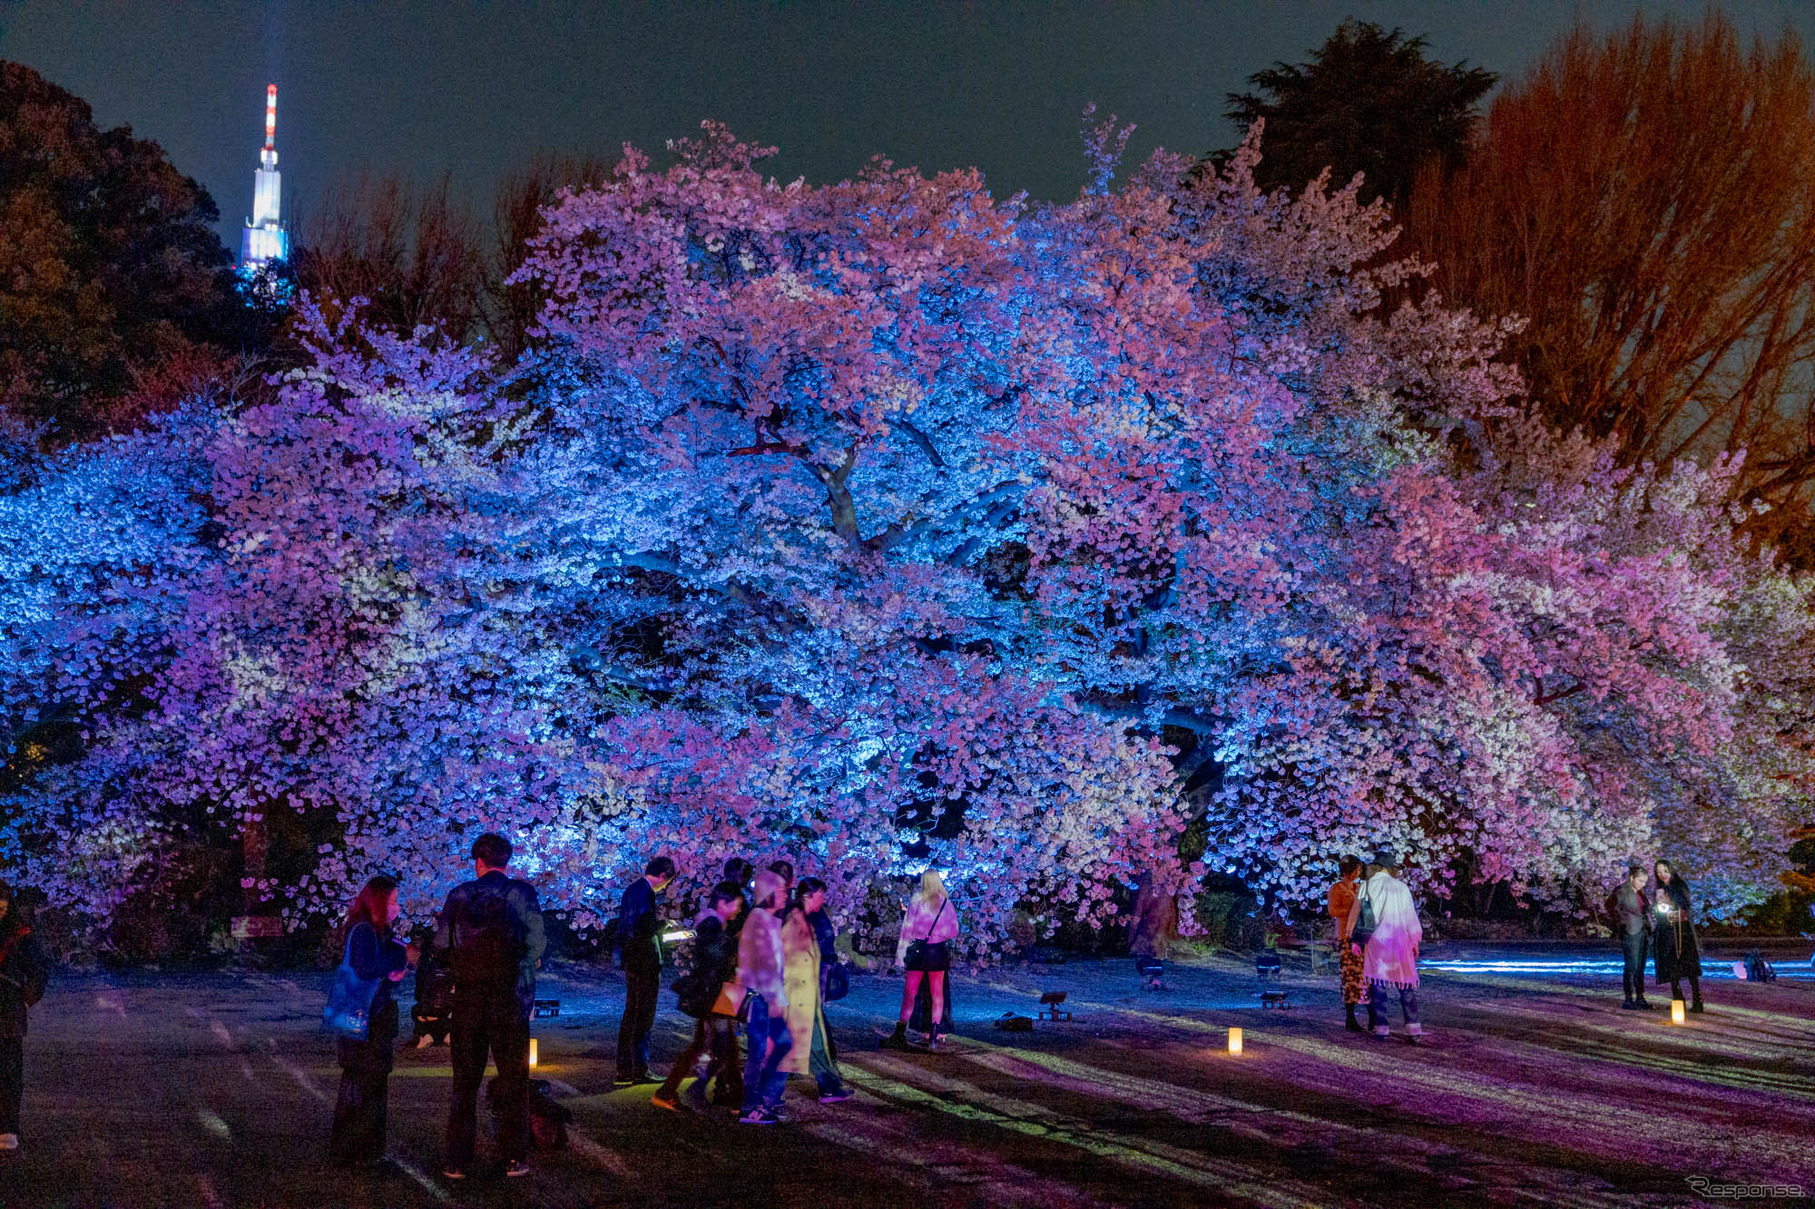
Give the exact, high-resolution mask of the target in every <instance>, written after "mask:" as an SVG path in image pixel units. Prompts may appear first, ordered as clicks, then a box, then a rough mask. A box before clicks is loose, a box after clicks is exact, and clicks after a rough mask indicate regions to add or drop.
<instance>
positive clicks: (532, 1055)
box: [529, 1037, 537, 1067]
mask: <svg viewBox="0 0 1815 1209" xmlns="http://www.w3.org/2000/svg"><path fill="white" fill-rule="evenodd" d="M536 1057H537V1055H536V1039H535V1038H534V1037H531V1038H530V1039H529V1064H530V1066H532V1067H533V1066H535V1065H536Z"/></svg>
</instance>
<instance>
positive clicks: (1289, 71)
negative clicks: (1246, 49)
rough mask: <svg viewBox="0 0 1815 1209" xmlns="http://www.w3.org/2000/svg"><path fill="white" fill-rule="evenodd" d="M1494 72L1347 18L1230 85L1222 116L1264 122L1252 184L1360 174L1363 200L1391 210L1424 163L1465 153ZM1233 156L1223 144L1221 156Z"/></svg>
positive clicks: (1452, 161)
mask: <svg viewBox="0 0 1815 1209" xmlns="http://www.w3.org/2000/svg"><path fill="white" fill-rule="evenodd" d="M1498 78H1499V77H1498V76H1497V75H1495V74H1494V73H1493V72H1491V71H1488V70H1486V69H1484V68H1480V67H1469V66H1468V65H1467V64H1466V63H1455V64H1453V65H1448V66H1446V65H1444V64H1442V63H1437V62H1433V61H1432V60H1430V59H1428V58H1426V57H1425V40H1424V38H1423V37H1416V38H1408V37H1406V36H1405V34H1404V32H1403V31H1402V30H1399V29H1392V30H1383V29H1381V28H1380V26H1378V25H1376V24H1374V23H1373V22H1371V21H1354V20H1349V21H1345V22H1343V23H1342V25H1341V27H1340V28H1338V29H1337V31H1336V32H1335V33H1334V34H1332V35H1330V39H1329V41H1327V42H1325V43H1324V44H1323V45H1322V46H1320V47H1318V48H1317V49H1316V50H1314V51H1312V52H1311V59H1310V61H1309V62H1306V63H1284V62H1279V63H1275V64H1273V66H1271V67H1269V68H1267V69H1266V70H1265V71H1258V72H1255V73H1254V74H1253V75H1252V76H1249V77H1248V81H1249V83H1251V84H1253V85H1254V87H1255V89H1256V91H1254V92H1240V93H1236V92H1232V93H1230V94H1229V108H1228V109H1227V110H1225V111H1224V113H1225V115H1226V116H1227V117H1228V118H1229V119H1230V120H1231V121H1233V122H1235V123H1236V124H1237V125H1238V126H1240V127H1241V128H1242V129H1243V130H1246V129H1247V128H1248V127H1249V126H1252V125H1253V124H1254V123H1255V122H1256V121H1257V120H1260V119H1263V118H1264V119H1265V120H1266V132H1265V134H1264V135H1263V137H1262V141H1261V151H1262V154H1263V158H1262V160H1261V162H1260V165H1259V166H1258V167H1257V168H1256V169H1255V183H1256V184H1258V185H1260V186H1261V187H1262V188H1263V189H1268V190H1271V189H1276V188H1280V187H1282V186H1283V187H1285V188H1288V189H1294V190H1296V189H1302V188H1303V187H1304V186H1305V183H1306V182H1308V181H1310V180H1312V179H1314V178H1315V177H1316V176H1317V174H1318V173H1320V172H1322V171H1323V170H1324V169H1325V168H1329V169H1330V171H1331V175H1332V177H1333V183H1334V184H1337V185H1341V184H1345V183H1347V181H1348V180H1349V178H1350V177H1352V176H1353V175H1354V174H1355V173H1357V172H1360V173H1362V174H1363V181H1362V186H1361V198H1362V200H1363V201H1371V200H1373V199H1374V198H1376V197H1384V198H1386V199H1387V201H1388V203H1389V204H1391V205H1392V206H1393V207H1394V208H1395V209H1398V208H1399V206H1400V205H1401V204H1402V203H1403V202H1404V201H1405V200H1406V199H1407V198H1408V197H1409V196H1410V194H1411V189H1412V183H1413V181H1415V180H1416V179H1417V175H1418V172H1419V170H1420V169H1421V168H1423V167H1424V166H1425V165H1426V164H1427V163H1437V164H1441V165H1442V166H1443V167H1444V168H1446V169H1454V168H1458V167H1460V166H1461V165H1462V163H1463V162H1464V160H1465V159H1466V156H1467V152H1468V138H1469V133H1470V131H1471V130H1472V128H1473V127H1474V124H1475V119H1476V114H1475V103H1476V102H1478V101H1479V100H1480V99H1481V98H1482V97H1483V96H1485V95H1487V92H1488V90H1489V89H1491V88H1492V87H1493V86H1494V81H1495V80H1497V79H1498ZM1230 154H1232V152H1230V151H1225V152H1219V153H1218V156H1217V158H1218V161H1219V162H1221V161H1222V160H1223V159H1225V158H1226V157H1227V156H1229V155H1230Z"/></svg>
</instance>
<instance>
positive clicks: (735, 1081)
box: [712, 856, 756, 1109]
mask: <svg viewBox="0 0 1815 1209" xmlns="http://www.w3.org/2000/svg"><path fill="white" fill-rule="evenodd" d="M755 877H756V866H755V865H753V864H751V863H750V862H749V861H747V860H745V859H744V858H743V857H741V856H734V857H731V858H730V859H729V860H727V861H726V862H725V876H724V877H723V879H722V880H723V881H727V882H730V883H731V884H732V885H734V886H737V887H739V888H740V889H741V890H742V891H743V898H744V910H743V912H742V914H740V915H739V916H738V917H737V918H736V919H734V920H732V921H731V923H730V925H729V926H728V927H727V928H726V929H725V936H726V939H727V940H728V941H730V943H731V947H732V948H733V949H734V950H735V949H736V948H737V942H738V940H739V938H740V937H741V936H742V935H743V931H744V921H745V920H746V919H749V918H750V895H751V893H752V891H751V882H752V880H753V879H754V878H755ZM712 1066H713V1068H714V1069H716V1070H717V1071H718V1077H717V1078H716V1079H715V1080H714V1081H713V1086H712V1103H713V1104H714V1105H716V1106H718V1107H719V1108H738V1109H741V1108H742V1107H743V1106H744V1055H743V1042H742V1041H741V1040H740V1039H739V1037H738V1035H737V1029H735V1028H726V1029H721V1030H720V1031H719V1034H718V1036H716V1037H714V1038H713V1039H712Z"/></svg>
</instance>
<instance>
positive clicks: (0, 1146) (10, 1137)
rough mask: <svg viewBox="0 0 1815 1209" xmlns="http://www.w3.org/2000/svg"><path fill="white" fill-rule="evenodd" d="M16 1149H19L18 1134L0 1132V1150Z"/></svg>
mask: <svg viewBox="0 0 1815 1209" xmlns="http://www.w3.org/2000/svg"><path fill="white" fill-rule="evenodd" d="M17 1149H19V1135H18V1134H16V1133H0V1150H17Z"/></svg>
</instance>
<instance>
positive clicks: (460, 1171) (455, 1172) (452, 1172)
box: [441, 1167, 466, 1180]
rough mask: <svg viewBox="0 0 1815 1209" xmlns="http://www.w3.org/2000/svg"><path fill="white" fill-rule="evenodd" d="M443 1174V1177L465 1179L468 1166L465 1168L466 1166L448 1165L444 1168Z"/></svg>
mask: <svg viewBox="0 0 1815 1209" xmlns="http://www.w3.org/2000/svg"><path fill="white" fill-rule="evenodd" d="M441 1176H442V1178H443V1179H449V1180H464V1179H465V1178H466V1168H464V1167H447V1168H444V1169H443V1170H442V1172H441Z"/></svg>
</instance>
